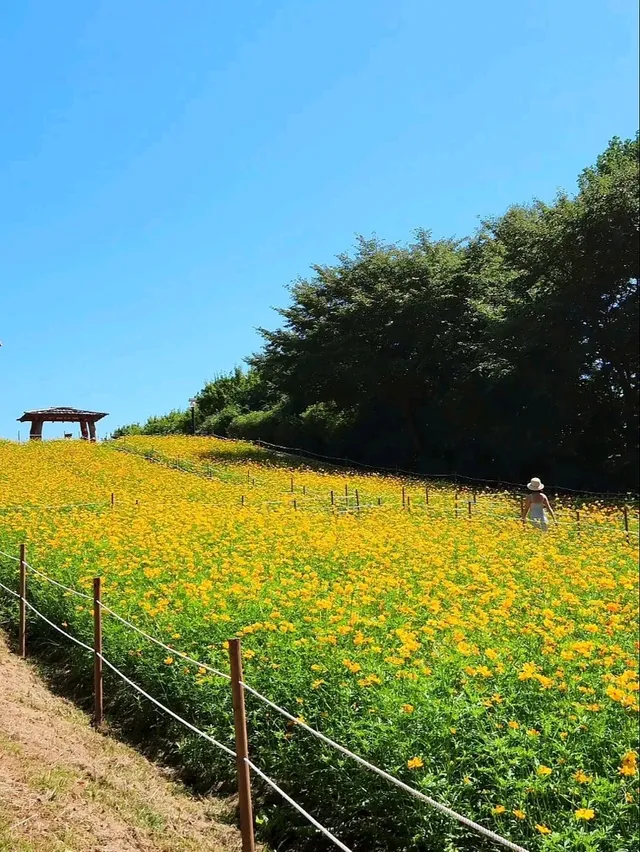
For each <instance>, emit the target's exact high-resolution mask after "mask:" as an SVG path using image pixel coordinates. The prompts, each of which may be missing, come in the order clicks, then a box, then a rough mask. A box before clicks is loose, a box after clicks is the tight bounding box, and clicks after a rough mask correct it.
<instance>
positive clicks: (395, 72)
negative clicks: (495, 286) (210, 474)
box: [0, 0, 638, 438]
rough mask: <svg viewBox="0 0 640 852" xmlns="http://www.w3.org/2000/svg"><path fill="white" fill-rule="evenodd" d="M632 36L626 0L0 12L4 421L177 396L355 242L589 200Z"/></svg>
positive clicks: (52, 7)
mask: <svg viewBox="0 0 640 852" xmlns="http://www.w3.org/2000/svg"><path fill="white" fill-rule="evenodd" d="M637 33H638V21H637V4H636V2H635V0H597V2H596V0H580V1H579V2H578V0H561V2H558V0H555V2H551V0H535V2H534V0H519V2H517V3H514V2H512V0H510V1H509V2H507V1H506V0H493V2H491V0H489V2H488V3H484V4H479V3H476V2H469V1H468V0H459V1H458V2H450V3H430V2H427V0H367V2H365V0H342V1H341V2H338V0H239V2H237V3H223V2H221V0H182V2H180V3H177V2H172V0H135V2H130V0H127V2H125V0H104V1H103V2H98V0H60V2H59V3H51V2H48V0H38V2H34V0H21V2H19V3H5V4H3V9H2V24H1V26H0V80H1V81H2V82H1V83H0V86H1V88H2V104H3V108H2V111H1V112H0V340H2V341H3V344H4V345H3V347H2V349H0V377H1V388H2V393H1V395H0V435H3V436H6V437H12V438H15V437H16V434H17V429H18V424H17V423H16V420H15V418H16V417H18V416H19V415H20V414H21V413H22V412H23V411H24V410H25V409H28V408H39V407H46V406H53V405H71V406H76V407H86V408H91V409H97V410H102V411H109V412H111V416H110V417H109V419H108V420H105V421H103V425H102V432H103V433H104V432H105V431H108V430H110V429H113V428H115V427H116V426H117V425H120V424H123V423H127V422H131V421H135V420H143V419H145V418H146V417H147V416H148V415H150V414H160V413H163V412H165V411H168V410H169V409H171V408H174V407H184V406H185V405H186V403H187V400H188V398H189V397H190V396H191V395H193V394H194V393H195V392H196V391H197V390H198V389H199V388H200V387H201V386H202V385H203V383H204V382H205V381H206V380H208V379H210V378H212V377H213V376H214V375H215V374H216V373H217V372H219V371H223V370H228V369H230V368H231V367H233V366H234V365H235V364H237V363H240V362H241V359H242V358H243V356H245V355H247V354H248V353H250V352H251V351H254V350H255V349H257V348H258V346H259V337H258V335H257V334H256V332H255V327H256V326H260V325H262V326H273V325H274V324H275V323H276V322H277V318H276V315H275V314H274V313H273V311H272V307H274V306H279V305H282V304H284V303H285V302H286V300H287V292H286V286H287V285H288V284H289V283H290V282H291V281H292V280H293V279H294V278H295V277H296V276H298V275H304V274H306V273H307V271H308V269H309V266H310V265H311V264H312V263H325V262H331V261H332V259H333V258H334V256H335V255H336V254H338V253H339V252H342V251H344V250H346V249H348V248H349V247H350V246H352V245H353V243H354V238H355V235H356V234H358V233H361V234H364V235H366V236H370V235H372V234H373V233H377V234H378V235H379V236H380V237H383V238H385V239H387V240H406V239H409V238H410V236H411V233H412V231H413V230H414V229H416V228H418V227H426V228H430V229H432V231H433V233H434V234H435V235H436V236H453V235H456V236H464V235H468V234H470V233H471V232H472V231H473V230H474V228H475V227H476V226H477V224H478V216H486V215H492V214H498V213H500V212H502V211H503V210H504V209H505V208H506V206H507V205H509V204H510V203H513V202H518V201H528V200H530V199H531V198H532V197H534V196H537V197H540V198H544V199H550V198H552V197H553V195H554V194H555V192H556V190H557V189H558V188H560V187H564V188H567V189H569V190H573V189H574V187H575V178H576V176H577V174H578V172H579V171H580V170H581V169H582V168H583V167H584V166H586V165H588V164H590V163H592V162H593V161H594V159H595V157H596V156H597V155H598V153H599V152H600V151H601V150H602V149H603V148H604V147H605V146H606V144H607V142H608V140H609V139H610V137H611V136H614V135H618V136H631V135H633V134H634V133H635V131H636V129H637V127H638V90H637V87H638V73H637V72H638V69H637V52H638V49H637V48H638V46H637ZM60 431H61V430H60V429H56V428H55V427H53V426H50V427H49V429H48V431H47V432H46V434H47V435H49V436H52V435H54V434H58V433H59V432H60ZM24 434H25V430H24V427H22V435H23V437H24Z"/></svg>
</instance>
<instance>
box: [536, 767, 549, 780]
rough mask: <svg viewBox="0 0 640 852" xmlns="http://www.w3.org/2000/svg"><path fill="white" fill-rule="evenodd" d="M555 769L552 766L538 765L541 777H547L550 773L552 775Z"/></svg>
mask: <svg viewBox="0 0 640 852" xmlns="http://www.w3.org/2000/svg"><path fill="white" fill-rule="evenodd" d="M552 772H553V769H551V767H550V766H539V767H538V775H539V776H540V777H541V778H546V777H547V776H548V775H551V773H552Z"/></svg>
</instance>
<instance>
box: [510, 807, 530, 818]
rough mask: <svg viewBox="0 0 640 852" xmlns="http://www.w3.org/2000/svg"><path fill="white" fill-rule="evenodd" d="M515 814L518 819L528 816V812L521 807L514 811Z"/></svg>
mask: <svg viewBox="0 0 640 852" xmlns="http://www.w3.org/2000/svg"><path fill="white" fill-rule="evenodd" d="M513 815H514V817H515V818H516V819H526V818H527V815H526V813H525V812H524V811H521V810H520V809H519V808H516V809H515V810H514V811H513Z"/></svg>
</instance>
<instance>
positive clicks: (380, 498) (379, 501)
mask: <svg viewBox="0 0 640 852" xmlns="http://www.w3.org/2000/svg"><path fill="white" fill-rule="evenodd" d="M378 506H382V497H378Z"/></svg>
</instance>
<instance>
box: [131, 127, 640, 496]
mask: <svg viewBox="0 0 640 852" xmlns="http://www.w3.org/2000/svg"><path fill="white" fill-rule="evenodd" d="M638 152H639V141H638V137H637V136H636V138H635V139H629V140H624V141H623V140H620V139H613V140H612V141H611V143H610V144H609V146H608V148H607V150H606V151H605V152H604V153H603V154H602V155H601V156H600V157H598V159H597V162H596V164H595V165H594V166H593V167H590V168H587V169H585V170H584V171H583V172H582V174H581V175H580V177H579V179H578V192H577V195H576V196H575V197H570V196H568V195H566V194H559V195H558V197H557V198H556V199H555V200H554V202H553V203H551V204H544V203H542V202H538V201H537V202H535V203H533V204H531V205H528V206H527V205H520V206H514V207H511V208H510V209H509V210H507V211H506V212H505V213H504V215H502V216H500V217H498V218H495V219H491V220H487V221H485V222H484V223H483V224H482V226H481V227H480V229H479V230H478V232H477V233H476V234H475V235H474V236H473V237H472V238H471V239H469V240H466V241H458V242H456V241H453V240H434V239H433V238H432V237H431V236H430V234H429V233H428V232H426V231H418V232H417V233H416V236H415V239H414V241H413V242H412V243H410V244H409V245H406V246H405V245H403V246H401V245H390V244H386V243H384V242H382V241H379V240H365V239H360V240H359V242H358V245H357V247H356V251H355V253H354V254H353V255H347V254H344V255H341V256H339V257H338V259H337V263H336V264H335V265H333V266H315V267H313V275H312V277H310V278H308V279H299V280H298V281H297V282H295V283H294V285H293V286H292V288H291V297H292V298H291V304H290V305H289V306H288V307H286V308H282V309H280V310H279V311H278V313H279V314H280V317H281V319H282V325H281V327H279V328H277V329H275V330H273V331H268V330H265V329H262V330H261V333H262V335H263V337H264V346H263V348H262V350H261V351H260V352H258V353H256V354H254V355H253V356H252V357H251V358H249V359H248V363H249V364H250V367H249V370H248V371H247V372H243V371H242V370H241V369H239V368H237V369H236V370H234V371H233V372H232V373H230V374H228V375H221V376H218V377H217V378H215V379H214V380H213V381H212V382H208V383H207V384H206V385H205V386H204V388H203V389H202V390H201V391H200V393H199V394H198V396H197V401H198V409H197V417H198V423H199V431H200V432H201V433H202V434H210V433H212V432H215V433H216V434H220V435H228V436H231V437H243V438H252V439H256V438H261V439H263V440H266V441H273V442H275V443H282V444H293V445H296V446H300V447H303V448H306V449H309V450H313V451H315V452H326V453H327V454H329V455H336V456H339V455H343V456H349V457H351V458H354V459H357V460H360V461H363V462H366V463H369V464H379V465H386V466H398V467H410V468H413V469H415V470H419V471H429V472H433V473H454V472H456V471H460V472H464V473H467V474H470V475H475V476H485V477H490V478H504V479H510V480H514V479H522V478H523V477H526V476H530V475H531V472H532V471H533V470H535V471H537V472H538V473H539V474H541V475H542V476H543V477H546V478H551V479H552V480H555V481H556V482H560V481H561V482H564V483H565V484H573V485H574V486H576V487H586V488H601V487H603V488H611V487H613V488H625V489H626V488H634V487H635V486H636V485H637V479H638V439H637V434H638V402H637V400H638V372H639V362H638V349H637V325H638V279H639V277H640V242H639V239H638V237H639V233H640V221H639V216H640V214H639V210H640V199H639V191H638V187H639V172H638V162H639V160H638ZM176 414H177V413H175V412H174V413H173V414H172V415H167V417H166V418H151V420H150V421H148V423H147V424H145V426H144V427H141V431H142V432H144V433H145V434H159V433H160V432H162V431H163V430H164V431H165V432H166V433H168V432H171V431H180V430H181V429H182V428H183V426H184V431H189V428H188V421H185V420H184V419H182V420H180V418H179V417H174V415H176ZM178 421H179V422H178ZM181 424H182V425H181ZM185 424H186V425H185ZM127 428H129V429H131V430H133V431H132V432H126V431H119V432H118V434H135V432H136V430H138V429H140V427H137V426H132V427H127Z"/></svg>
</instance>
